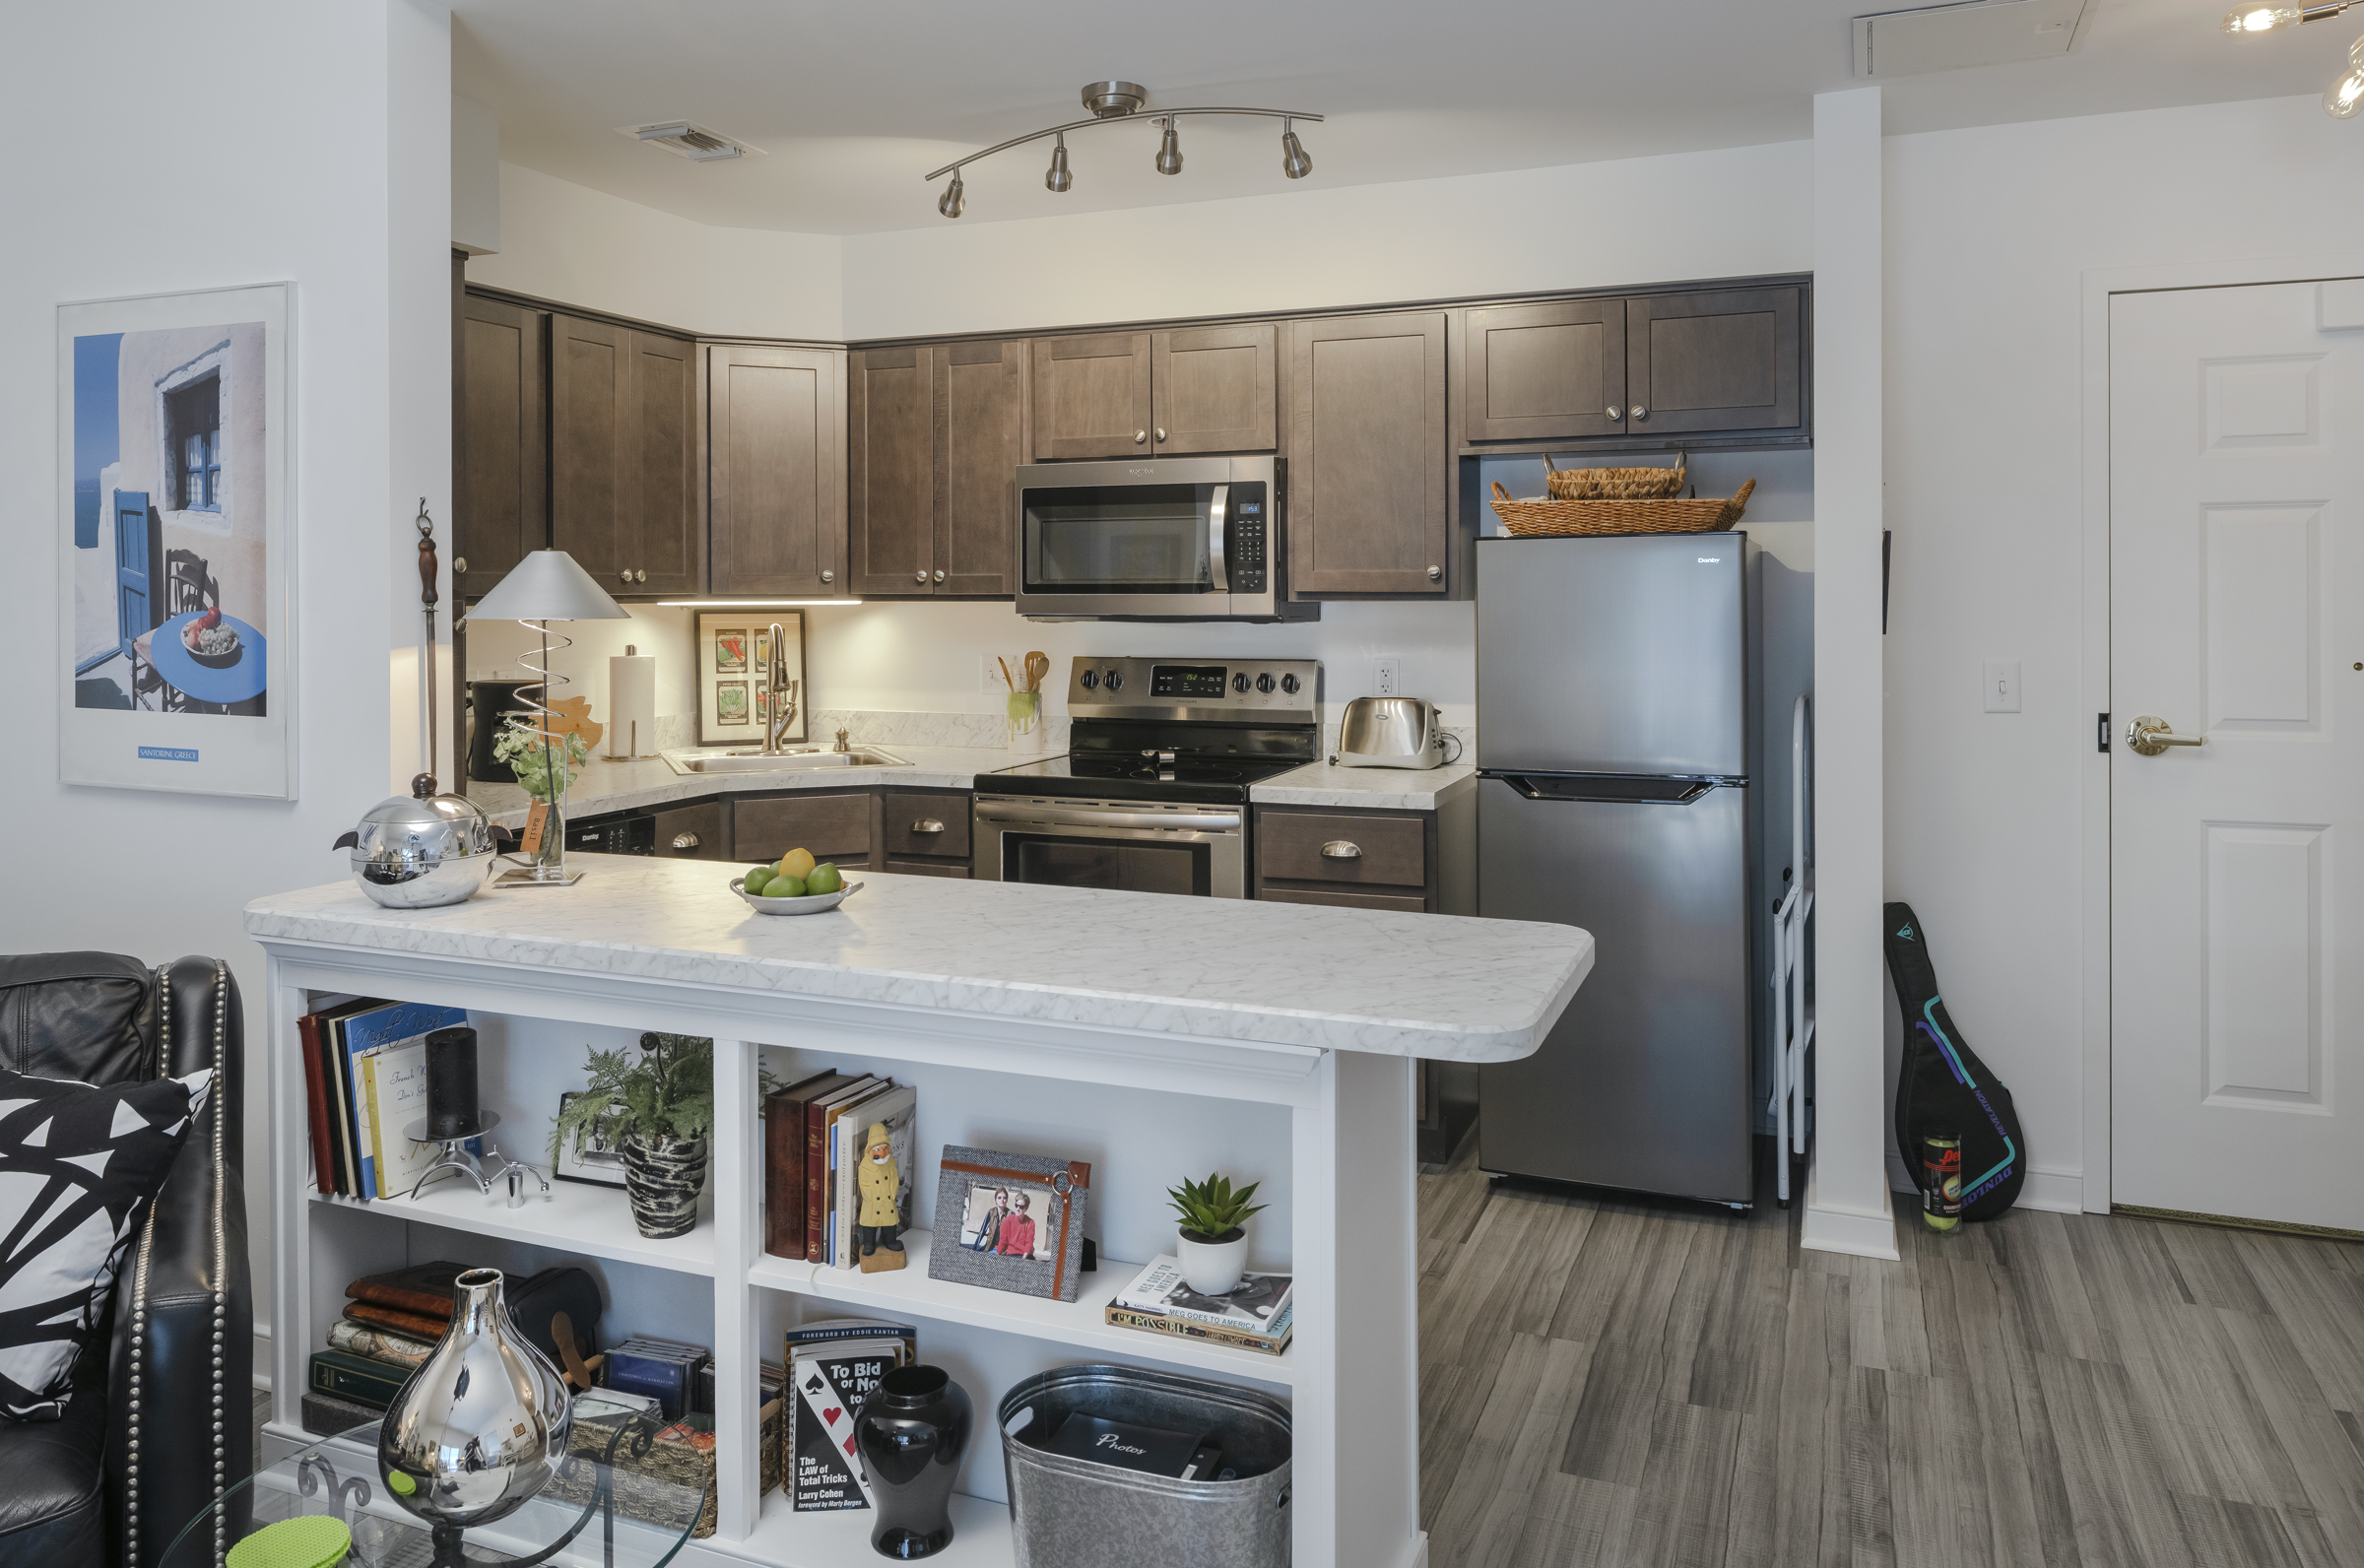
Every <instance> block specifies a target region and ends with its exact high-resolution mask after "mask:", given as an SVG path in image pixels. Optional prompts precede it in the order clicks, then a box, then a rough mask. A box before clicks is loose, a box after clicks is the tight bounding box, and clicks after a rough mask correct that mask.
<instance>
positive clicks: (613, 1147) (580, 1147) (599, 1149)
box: [551, 1089, 624, 1187]
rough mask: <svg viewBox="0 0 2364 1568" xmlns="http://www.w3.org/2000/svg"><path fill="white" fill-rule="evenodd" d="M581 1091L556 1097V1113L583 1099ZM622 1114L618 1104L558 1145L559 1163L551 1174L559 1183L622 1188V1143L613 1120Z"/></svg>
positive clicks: (573, 1091)
mask: <svg viewBox="0 0 2364 1568" xmlns="http://www.w3.org/2000/svg"><path fill="white" fill-rule="evenodd" d="M584 1092H585V1091H584V1090H582V1089H568V1090H567V1091H566V1092H565V1093H563V1094H561V1095H559V1096H558V1114H559V1115H560V1116H563V1115H565V1114H566V1107H567V1106H568V1105H570V1104H572V1103H573V1102H574V1101H576V1100H579V1099H581V1098H582V1097H583V1094H584ZM623 1114H624V1107H623V1106H621V1105H619V1106H616V1107H614V1108H613V1109H611V1110H610V1111H609V1112H608V1114H607V1115H605V1116H603V1117H601V1118H600V1119H599V1120H598V1121H596V1122H593V1123H592V1124H591V1125H590V1126H589V1127H586V1128H584V1129H583V1130H582V1131H581V1132H580V1133H578V1134H577V1135H576V1136H575V1137H573V1138H570V1139H567V1140H565V1141H564V1142H563V1143H559V1145H558V1165H557V1166H556V1167H555V1168H554V1169H553V1170H552V1171H551V1174H552V1175H553V1176H556V1177H557V1178H558V1180H560V1181H562V1182H588V1183H590V1184H591V1185H593V1186H596V1187H622V1186H623V1185H624V1147H623V1141H622V1140H621V1139H619V1138H617V1136H616V1133H615V1128H616V1119H617V1118H618V1117H620V1116H622V1115H623Z"/></svg>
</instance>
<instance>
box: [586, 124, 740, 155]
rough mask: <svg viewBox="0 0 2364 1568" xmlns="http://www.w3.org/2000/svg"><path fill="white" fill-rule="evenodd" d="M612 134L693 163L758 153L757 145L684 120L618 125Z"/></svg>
mask: <svg viewBox="0 0 2364 1568" xmlns="http://www.w3.org/2000/svg"><path fill="white" fill-rule="evenodd" d="M616 134H617V135H619V136H628V137H631V138H632V139H633V140H634V141H640V142H646V143H648V144H649V145H650V146H651V147H662V148H663V149H665V151H667V152H668V153H673V154H676V155H677V156H679V157H682V158H686V159H689V161H690V162H691V163H720V162H721V161H722V160H724V159H726V158H745V157H746V156H747V155H748V154H750V153H761V152H762V151H763V149H761V148H760V147H750V146H748V145H747V144H746V143H745V142H741V141H735V140H733V139H732V138H730V137H728V136H725V135H723V134H722V133H721V132H720V131H709V130H707V129H706V128H705V127H704V126H702V125H693V124H691V123H690V122H689V121H688V120H665V121H663V122H661V123H659V124H655V125H619V126H617V127H616Z"/></svg>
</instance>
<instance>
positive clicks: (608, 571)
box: [550, 315, 638, 594]
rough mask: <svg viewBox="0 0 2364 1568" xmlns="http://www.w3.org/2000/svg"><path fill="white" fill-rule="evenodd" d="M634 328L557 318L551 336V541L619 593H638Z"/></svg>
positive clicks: (575, 318)
mask: <svg viewBox="0 0 2364 1568" xmlns="http://www.w3.org/2000/svg"><path fill="white" fill-rule="evenodd" d="M631 337H632V334H631V329H630V328H628V327H620V326H615V325H613V324H611V323H609V322H604V321H585V320H583V319H581V318H580V317H576V316H566V315H557V316H553V317H552V318H551V335H550V511H551V532H550V539H551V543H552V544H553V545H555V546H557V547H558V549H560V550H562V551H564V552H566V554H567V555H572V556H573V557H574V560H575V563H576V564H577V565H579V566H581V567H582V568H583V569H584V570H585V571H587V572H589V573H590V574H591V575H592V577H593V578H594V579H595V580H596V581H597V582H598V583H599V585H600V586H601V587H602V588H605V589H606V590H607V591H608V592H609V593H611V594H628V593H630V592H631V591H632V585H631V579H630V577H629V576H628V572H629V569H630V566H629V563H628V562H626V561H625V559H624V548H625V546H626V545H627V544H628V543H629V542H630V540H631V538H632V536H634V535H636V534H637V532H638V530H637V528H635V527H632V526H629V525H627V524H626V522H625V521H624V512H625V509H626V507H627V506H628V505H629V504H630V503H631V499H630V497H631V483H630V479H629V476H628V475H627V473H626V468H627V466H628V465H629V461H630V457H631V453H632V449H633V447H634V445H635V444H636V443H634V442H633V441H632V440H631V439H630V438H629V432H630V427H631V424H632V404H631Z"/></svg>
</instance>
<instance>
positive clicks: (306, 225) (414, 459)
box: [0, 0, 450, 1368]
mask: <svg viewBox="0 0 2364 1568" xmlns="http://www.w3.org/2000/svg"><path fill="white" fill-rule="evenodd" d="M447 44H448V18H447V16H446V15H445V14H444V13H443V12H441V11H440V10H439V9H436V8H433V7H428V6H421V5H416V4H414V3H413V0H368V3H359V4H350V5H338V6H320V5H312V4H306V3H304V0H242V3H240V4H237V5H202V6H198V7H194V8H192V7H190V6H188V5H167V4H163V3H159V0H124V3H123V4H119V5H112V6H106V7H87V6H86V7H75V6H59V7H47V8H38V9H30V10H28V9H23V8H19V9H18V10H17V11H15V12H13V13H12V15H11V34H10V39H9V47H8V49H7V51H6V56H5V61H4V62H0V136H5V138H6V139H7V140H8V141H10V142H11V143H14V144H15V145H18V146H22V147H28V148H31V147H51V146H55V145H56V143H57V134H58V127H59V126H62V125H72V126H74V127H75V128H76V129H75V131H74V141H75V144H76V149H77V150H76V152H75V155H74V156H73V157H72V158H68V159H60V158H38V157H36V158H21V159H15V160H11V161H9V162H8V163H6V164H5V165H4V166H0V210H5V211H6V212H7V213H8V215H9V216H8V221H7V223H6V224H0V359H4V360H5V361H6V362H7V363H9V364H11V365H13V366H15V367H17V370H18V372H19V373H17V374H14V375H11V376H9V377H7V378H6V380H5V382H0V489H5V490H6V492H7V493H8V494H9V495H10V496H11V497H12V498H13V501H14V504H13V505H12V506H11V507H10V508H9V510H8V512H7V513H6V518H5V521H4V522H0V529H5V531H6V544H7V551H6V555H7V558H8V559H9V560H10V562H11V563H12V566H13V567H14V573H13V576H12V581H14V582H15V583H16V585H17V586H18V588H19V589H20V590H21V591H20V592H18V593H16V594H15V595H13V596H12V602H11V607H10V611H11V616H12V618H13V621H14V633H15V634H14V635H13V636H12V638H11V643H12V645H13V646H14V647H16V649H17V650H18V655H19V661H18V669H17V670H16V672H15V677H14V678H12V679H10V680H8V681H4V682H0V734H4V735H6V736H7V737H8V739H9V746H10V750H11V755H10V765H9V767H8V768H7V769H6V770H5V771H4V772H0V808H4V810H5V815H6V817H7V818H8V819H9V820H10V821H11V822H12V823H14V824H15V830H14V831H12V832H11V834H10V836H9V843H8V849H7V852H6V861H5V864H6V866H7V869H8V874H9V875H8V881H9V884H10V889H11V890H10V895H9V896H8V897H7V898H5V899H0V951H11V952H24V951H43V950H54V949H65V948H81V947H96V948H104V949H108V950H112V951H119V952H128V953H132V954H136V955H137V956H139V957H140V958H142V959H144V960H147V961H149V962H152V963H153V962H156V961H158V960H162V959H166V958H170V957H175V956H178V955H179V954H182V953H189V952H196V953H204V954H209V955H218V956H223V957H227V958H229V959H230V962H231V964H232V966H233V968H234V970H235V972H236V975H237V978H238V981H239V983H240V985H241V987H242V988H243V990H244V992H245V999H246V1007H247V1020H248V1021H247V1040H248V1047H249V1050H250V1052H251V1051H253V1050H255V1049H257V1048H259V1046H260V1044H261V1042H262V1039H263V1024H264V1019H265V1016H266V1012H265V1010H266V1007H267V1003H268V998H267V996H266V995H265V992H264V989H263V966H262V958H261V953H260V951H259V949H257V948H256V947H253V946H252V945H250V944H249V943H248V942H247V941H246V939H245V936H244V933H243V927H242V925H241V922H240V918H239V913H238V911H239V909H240V906H241V905H243V904H244V903H245V901H246V900H247V899H249V898H252V897H255V896H257V895H260V894H262V893H266V892H270V891H274V890H277V889H283V888H287V887H297V886H306V885H309V884H311V883H315V882H324V881H327V880H328V879H330V878H332V877H335V876H337V875H339V873H340V870H341V865H340V862H341V857H340V856H338V855H336V854H334V853H333V852H331V850H330V849H329V842H330V840H331V839H333V838H334V837H335V836H336V835H337V834H338V833H339V832H341V831H342V830H344V829H345V828H347V827H350V826H352V825H353V823H354V822H355V820H357V819H358V818H359V817H360V816H361V812H362V811H363V810H365V809H366V808H367V807H368V806H369V805H370V804H371V803H372V802H374V801H375V800H377V799H378V797H379V796H380V795H381V794H382V793H383V791H384V788H385V781H386V778H387V776H388V773H389V770H390V765H391V764H390V758H389V744H388V737H389V732H390V729H391V728H392V727H393V725H394V723H395V722H396V721H395V720H394V719H393V716H392V715H391V714H390V712H389V703H388V695H387V693H388V689H389V680H388V661H387V649H388V646H389V643H390V640H391V637H392V630H391V628H390V626H389V624H388V608H387V607H388V605H389V603H390V602H391V599H390V595H391V593H392V586H391V585H392V582H393V577H392V573H391V571H390V569H389V564H388V563H389V559H390V558H391V557H390V547H391V546H394V545H398V544H399V538H398V536H397V535H395V534H394V533H393V532H392V531H391V530H390V529H389V527H388V523H387V518H388V516H389V514H390V511H399V512H400V513H401V515H402V516H404V517H406V518H407V516H408V515H409V511H410V509H412V508H415V507H416V505H417V504H418V500H417V497H418V495H419V493H420V492H421V490H423V489H424V490H426V491H427V493H428V494H429V496H430V499H431V501H432V503H433V504H434V506H435V507H436V509H437V514H438V515H447V507H446V505H445V492H444V490H441V489H437V488H435V487H437V486H438V485H440V483H441V481H440V479H439V478H438V475H439V472H440V471H439V470H438V468H437V464H438V463H440V462H447V461H448V452H447V448H448V444H449V443H448V439H447V432H448V429H449V423H448V422H449V416H448V414H447V413H445V412H441V411H440V410H439V409H438V408H437V407H435V406H431V405H429V404H422V405H421V406H419V407H418V408H416V409H415V410H413V411H412V412H411V413H410V415H409V416H408V417H407V418H405V419H404V420H403V421H402V422H401V423H400V424H399V425H398V424H397V415H396V410H395V407H394V402H395V399H396V397H397V395H398V394H399V395H400V396H403V397H406V398H409V397H420V398H427V399H431V398H432V397H433V395H434V388H433V386H432V385H429V384H427V383H430V382H432V381H433V380H434V379H435V378H436V377H437V376H439V377H440V381H441V385H442V386H443V387H444V388H448V386H449V384H450V380H449V369H448V364H447V363H443V362H441V361H439V360H438V359H437V356H438V355H439V354H440V353H441V352H442V351H441V350H440V349H438V348H436V347H435V345H437V344H439V343H441V342H444V341H447V328H446V326H445V324H444V320H445V315H446V311H445V310H444V308H443V307H442V306H441V305H440V303H437V304H436V306H435V308H434V310H433V313H432V316H431V318H429V319H417V318H415V317H414V316H413V314H412V313H411V312H412V311H413V310H414V309H415V307H416V306H417V305H418V303H419V301H420V299H421V298H422V297H426V296H427V294H428V293H429V291H430V289H431V285H432V283H433V281H434V278H435V277H436V276H440V275H442V274H441V269H443V268H444V267H446V266H447V263H446V262H445V261H444V259H443V254H442V252H441V249H440V243H441V240H442V237H443V236H442V233H441V226H442V218H441V217H436V218H435V219H434V220H433V224H432V227H431V228H430V229H428V230H427V235H426V237H427V238H431V239H432V240H433V241H434V243H433V244H431V245H424V246H422V245H420V244H414V243H412V242H411V238H415V237H417V236H411V238H406V237H403V236H397V235H395V234H393V233H392V232H391V231H390V226H389V213H390V211H393V210H395V208H396V206H397V204H398V203H402V204H408V206H411V207H415V206H416V204H417V202H418V201H419V200H421V199H422V197H421V192H423V191H426V192H428V193H429V194H427V196H426V197H425V199H426V200H428V201H430V202H431V201H438V200H440V199H441V195H440V193H441V190H442V185H441V181H442V180H444V179H446V178H447V177H448V174H447V168H446V164H445V157H446V154H445V140H444V139H445V137H446V135H447V134H448V132H447V126H448V121H447V119H446V117H445V110H444V108H443V106H442V105H443V100H442V97H441V96H442V95H444V94H446V93H447V92H448V55H447ZM94 61H103V62H105V67H104V71H103V75H104V77H105V80H106V83H107V92H106V97H107V99H108V103H107V108H106V112H104V113H102V114H94V113H92V112H91V106H92V99H91V91H92V82H93V80H94V78H93V76H92V73H91V71H90V70H89V69H85V68H84V67H88V66H89V65H90V63H91V62H94ZM323 61H335V62H336V63H337V68H336V69H335V70H333V71H332V70H324V69H323V68H322V62H323ZM423 71H424V73H425V75H424V79H423V77H422V72H423ZM205 84H212V85H214V86H215V87H216V88H218V91H214V92H212V93H211V94H210V98H209V103H208V106H207V109H206V113H205V116H204V137H205V144H204V146H203V147H202V148H201V149H198V151H200V152H202V154H203V155H204V156H203V158H202V161H201V162H202V167H203V171H204V173H203V177H202V178H199V179H192V178H190V177H189V166H190V165H189V163H188V162H187V160H186V159H175V158H172V157H167V156H164V154H165V152H166V151H167V150H171V149H184V150H185V149H188V148H189V146H190V142H189V138H190V134H191V133H190V121H189V104H190V95H191V93H192V91H194V90H195V89H196V88H197V87H198V86H201V85H205ZM291 125H299V126H302V127H303V128H304V132H305V134H303V135H302V136H299V137H295V138H290V137H289V136H288V135H287V134H286V133H287V128H288V127H289V126H291ZM397 189H401V190H403V191H405V192H406V194H404V195H402V196H400V197H397V195H396V194H395V192H396V190H397ZM422 249H424V250H425V251H427V252H431V254H428V255H427V264H428V265H429V267H430V268H431V269H433V271H432V273H430V275H429V276H428V277H427V278H425V279H420V278H410V277H407V276H401V275H398V271H397V269H408V268H411V267H413V266H415V265H417V255H416V254H415V252H419V251H421V250H422ZM280 279H293V280H295V282H296V344H295V350H296V353H295V363H296V377H295V394H296V395H295V402H296V405H297V407H298V408H299V409H300V411H301V417H300V419H299V421H298V423H297V425H296V505H295V509H294V514H293V515H294V520H295V526H296V536H297V539H298V541H299V553H298V577H297V582H296V602H297V604H298V606H299V607H300V611H301V623H300V627H299V631H298V635H299V637H300V639H301V645H302V648H301V657H302V659H303V661H304V666H305V671H304V674H305V679H304V682H303V692H302V702H303V713H302V723H301V726H300V735H301V746H302V751H301V761H300V766H301V789H302V797H301V799H300V800H298V801H296V802H295V803H292V804H287V803H269V802H262V801H236V800H217V799H209V798H205V797H200V796H179V795H165V794H156V793H150V792H145V791H136V790H107V789H91V788H68V787H66V786H64V785H61V784H59V783H58V782H57V731H58V711H59V707H60V704H61V701H62V693H63V692H64V691H65V689H66V686H67V683H68V681H69V680H70V679H71V672H70V671H66V670H62V669H59V668H58V667H57V664H56V652H55V650H56V648H57V646H58V638H57V631H56V625H55V621H54V619H53V618H54V617H55V616H56V615H57V614H58V613H59V606H58V603H57V594H56V592H55V588H54V584H55V583H56V580H57V578H56V572H57V569H58V567H57V553H58V551H59V550H61V549H64V548H66V547H67V546H68V545H69V544H70V541H71V535H70V514H68V513H67V512H66V509H65V508H66V506H67V502H68V498H67V497H66V496H63V495H60V494H59V493H58V490H57V484H56V477H55V476H56V452H57V446H56V442H57V437H58V420H59V412H58V410H57V409H56V408H55V407H54V406H53V402H54V398H53V388H54V386H55V381H54V378H53V376H52V375H51V373H50V371H49V369H48V368H47V367H48V366H50V365H51V364H52V363H53V362H54V358H55V351H54V348H53V342H54V337H55V332H56V306H57V304H58V302H59V301H61V300H71V299H88V298H99V297H106V296H110V295H120V294H150V293H158V292H164V291H171V290H179V289H201V288H219V287H223V286H226V285H236V284H251V283H262V282H269V281H275V280H280ZM405 338H413V339H419V340H422V341H421V342H420V343H419V344H418V345H416V346H414V347H413V349H412V350H411V351H409V358H410V360H411V362H410V364H409V365H407V366H406V367H404V368H402V369H400V370H399V371H398V367H397V365H396V357H395V345H396V344H397V343H398V342H400V341H402V340H404V339H405ZM398 376H399V379H398ZM422 378H424V379H422ZM438 422H441V429H440V431H438V430H437V429H436V428H435V426H436V425H437V423H438ZM422 442H424V443H425V444H424V445H421V444H420V443H422ZM406 502H407V504H405V503H406ZM417 583H418V578H417V576H416V574H415V573H414V574H413V575H412V577H411V591H412V593H413V594H414V595H415V594H416V592H417ZM285 635H286V634H285V633H284V632H282V633H279V634H278V637H275V642H278V645H280V646H289V644H287V643H285V642H284V641H279V640H278V639H279V638H281V637H284V636H285ZM224 722H229V721H224ZM249 1082H250V1087H251V1088H252V1090H253V1091H252V1092H250V1093H249V1094H248V1096H247V1115H248V1130H247V1147H248V1187H247V1192H248V1206H247V1207H248V1213H249V1219H250V1224H251V1226H252V1234H253V1238H254V1241H253V1250H254V1258H255V1264H256V1277H255V1286H256V1294H257V1309H258V1316H259V1317H262V1318H266V1319H267V1317H268V1315H269V1306H268V1301H269V1298H268V1295H267V1291H268V1287H269V1267H268V1260H269V1257H270V1240H269V1238H270V1224H269V1216H270V1209H269V1194H270V1188H269V1185H268V1183H267V1181H266V1180H265V1177H264V1172H265V1171H266V1169H267V1160H268V1147H267V1144H266V1143H264V1141H263V1138H262V1132H263V1125H264V1123H263V1116H262V1110H263V1096H262V1094H261V1092H260V1089H259V1085H255V1084H254V1082H253V1080H252V1079H251V1078H250V1079H249ZM261 1365H263V1363H261V1362H258V1368H259V1367H260V1366H261Z"/></svg>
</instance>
